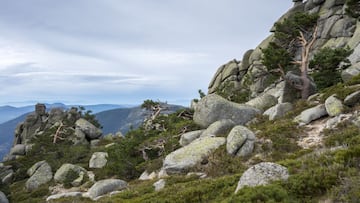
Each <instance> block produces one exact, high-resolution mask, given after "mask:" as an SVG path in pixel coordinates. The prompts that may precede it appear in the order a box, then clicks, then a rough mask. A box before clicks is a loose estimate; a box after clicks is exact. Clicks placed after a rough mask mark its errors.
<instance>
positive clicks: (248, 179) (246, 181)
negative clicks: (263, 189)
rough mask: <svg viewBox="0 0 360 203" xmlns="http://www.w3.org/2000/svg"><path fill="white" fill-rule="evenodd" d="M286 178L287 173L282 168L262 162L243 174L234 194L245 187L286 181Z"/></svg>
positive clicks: (287, 176) (285, 169) (286, 170)
mask: <svg viewBox="0 0 360 203" xmlns="http://www.w3.org/2000/svg"><path fill="white" fill-rule="evenodd" d="M288 178H289V172H288V169H287V168H285V167H284V166H281V165H279V164H275V163H271V162H262V163H259V164H256V165H254V166H252V167H250V168H249V169H247V170H246V171H245V172H244V173H243V175H242V176H241V178H240V180H239V182H238V185H237V188H236V190H235V193H237V192H238V191H239V190H240V189H241V188H243V187H245V186H249V187H255V186H258V185H267V184H269V183H270V182H271V181H276V180H287V179H288Z"/></svg>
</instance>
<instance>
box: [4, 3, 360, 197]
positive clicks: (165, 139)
mask: <svg viewBox="0 0 360 203" xmlns="http://www.w3.org/2000/svg"><path fill="white" fill-rule="evenodd" d="M293 2H294V6H293V7H292V8H290V9H289V11H288V12H286V13H285V14H284V15H283V16H282V17H281V18H280V19H279V20H278V21H276V22H275V23H274V26H273V27H272V28H271V30H270V35H269V37H267V38H266V39H264V41H263V42H261V43H260V44H259V45H258V46H257V47H253V48H252V49H250V50H249V51H247V52H246V53H244V55H243V57H242V58H241V59H234V60H231V61H229V62H227V63H225V64H224V65H221V66H220V67H219V69H218V70H217V72H216V73H215V75H214V77H213V78H212V79H211V80H210V83H209V87H208V93H207V94H203V93H202V92H200V93H201V94H200V98H197V99H194V100H193V101H192V102H191V108H189V109H179V110H177V111H176V112H174V111H172V112H167V108H166V107H164V106H163V105H162V103H161V102H154V101H152V100H146V101H144V103H143V105H142V106H141V107H139V112H141V111H147V112H148V114H147V116H146V119H145V120H141V123H142V124H141V125H140V126H139V128H131V130H129V132H127V133H126V135H124V136H122V135H121V133H118V134H117V135H121V136H117V135H112V134H109V135H106V136H103V135H102V130H101V126H100V124H99V122H98V121H97V119H96V117H95V116H94V115H91V114H89V113H88V112H86V113H85V112H83V111H82V110H81V109H80V110H79V109H77V108H72V109H69V110H63V109H59V108H55V109H52V110H50V111H48V110H47V109H46V108H45V105H43V104H37V105H36V106H35V110H34V112H33V113H32V114H30V115H28V116H27V117H26V119H25V120H24V121H23V122H22V123H19V125H18V127H17V128H16V130H15V132H14V138H15V139H14V140H15V141H14V143H13V146H12V148H11V150H10V152H9V154H8V155H7V156H6V157H5V158H4V160H3V162H2V163H0V183H1V184H0V202H93V201H97V202H295V203H296V202H299V203H300V202H359V199H360V192H359V191H360V112H359V108H360V75H359V74H360V54H359V53H360V21H359V16H360V14H359V13H360V6H359V2H358V1H357V0H355V1H354V0H307V1H301V0H294V1H293ZM259 15H260V14H259ZM249 48H251V47H249ZM165 112H166V113H165ZM116 119H117V118H111V120H116ZM119 122H120V121H119ZM137 123H138V119H137Z"/></svg>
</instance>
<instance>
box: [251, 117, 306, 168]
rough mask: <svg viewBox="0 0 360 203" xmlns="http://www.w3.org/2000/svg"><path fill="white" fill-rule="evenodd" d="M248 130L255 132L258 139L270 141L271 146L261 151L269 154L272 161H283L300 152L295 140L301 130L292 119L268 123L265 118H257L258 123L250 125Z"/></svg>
mask: <svg viewBox="0 0 360 203" xmlns="http://www.w3.org/2000/svg"><path fill="white" fill-rule="evenodd" d="M250 128H252V129H253V130H254V131H257V134H256V136H257V137H258V138H268V139H270V140H271V142H272V144H271V146H270V147H267V146H264V147H265V148H263V150H265V152H267V153H269V154H270V156H271V157H272V159H273V160H272V161H276V160H280V159H284V158H286V157H287V156H288V155H289V154H292V153H294V152H296V151H298V150H300V147H299V146H298V145H297V143H296V140H297V139H298V137H299V136H300V133H301V129H300V128H299V127H298V125H297V123H295V122H294V121H292V119H280V120H273V121H269V120H268V119H267V117H258V122H257V123H254V124H252V125H251V126H250Z"/></svg>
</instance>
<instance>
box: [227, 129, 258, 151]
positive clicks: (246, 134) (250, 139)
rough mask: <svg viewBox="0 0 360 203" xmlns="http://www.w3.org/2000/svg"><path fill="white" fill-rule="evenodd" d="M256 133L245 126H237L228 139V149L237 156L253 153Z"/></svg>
mask: <svg viewBox="0 0 360 203" xmlns="http://www.w3.org/2000/svg"><path fill="white" fill-rule="evenodd" d="M255 138H256V137H255V134H254V133H253V132H252V131H251V130H249V129H248V128H246V127H245V126H241V125H238V126H235V127H234V128H233V129H232V130H231V132H230V133H229V135H228V137H227V140H226V150H227V152H228V153H229V154H232V155H236V156H241V157H244V156H248V155H250V154H251V153H252V151H253V149H254V143H255Z"/></svg>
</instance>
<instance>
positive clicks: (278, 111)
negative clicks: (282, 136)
mask: <svg viewBox="0 0 360 203" xmlns="http://www.w3.org/2000/svg"><path fill="white" fill-rule="evenodd" d="M292 109H293V105H292V104H291V103H281V104H277V105H275V106H273V107H271V108H269V109H268V110H266V111H265V112H264V113H263V114H264V115H267V116H269V120H274V119H278V118H281V117H283V116H284V115H285V114H286V113H287V112H289V111H291V110H292Z"/></svg>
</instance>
